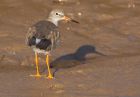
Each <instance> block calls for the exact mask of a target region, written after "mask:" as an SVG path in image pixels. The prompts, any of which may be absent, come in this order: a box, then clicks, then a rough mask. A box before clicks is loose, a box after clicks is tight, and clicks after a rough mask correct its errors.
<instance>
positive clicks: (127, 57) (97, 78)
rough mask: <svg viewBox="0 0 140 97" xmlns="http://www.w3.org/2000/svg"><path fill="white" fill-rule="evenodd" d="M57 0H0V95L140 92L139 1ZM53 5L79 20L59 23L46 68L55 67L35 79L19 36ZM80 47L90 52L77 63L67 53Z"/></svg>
mask: <svg viewBox="0 0 140 97" xmlns="http://www.w3.org/2000/svg"><path fill="white" fill-rule="evenodd" d="M62 1H63V2H61V3H58V2H53V0H1V1H0V22H1V23H0V38H1V41H0V79H1V80H0V97H140V92H139V91H140V77H139V74H140V64H139V63H140V60H139V59H140V26H139V25H140V14H139V12H140V10H139V9H140V6H139V5H140V1H139V0H135V5H136V7H135V8H128V0H117V1H116V0H62ZM55 8H60V9H63V10H64V11H65V13H66V15H68V16H70V17H72V18H74V19H76V20H77V21H79V22H80V24H75V23H65V22H60V26H59V30H60V32H61V36H62V37H61V45H60V47H58V48H57V49H56V50H55V51H54V52H53V53H52V56H51V57H52V59H51V60H52V61H54V63H53V64H54V68H53V69H52V70H53V71H55V69H56V68H59V69H60V70H58V71H57V72H55V79H53V80H47V79H46V78H41V79H35V78H32V77H30V76H29V75H30V74H32V73H34V71H35V70H34V65H33V64H34V62H33V61H34V53H33V51H32V50H31V49H30V48H28V47H27V46H26V45H25V35H26V32H27V29H28V27H29V26H31V25H32V24H34V23H35V22H37V21H39V20H42V19H45V18H47V16H48V14H49V12H50V11H51V10H52V9H55ZM83 46H84V50H83V51H81V52H87V51H88V47H93V48H94V51H93V52H92V53H90V52H89V53H88V55H86V56H85V57H86V58H87V60H86V61H85V62H82V63H81V61H78V60H77V59H76V58H73V57H71V56H73V53H74V52H76V50H77V49H78V48H82V47H83ZM76 56H78V57H80V58H81V56H82V55H81V53H80V54H78V55H76ZM43 57H44V56H43V55H42V56H41V58H40V65H41V71H42V72H43V74H46V71H45V72H44V69H45V61H44V58H43ZM56 59H57V60H56ZM65 59H68V60H65Z"/></svg>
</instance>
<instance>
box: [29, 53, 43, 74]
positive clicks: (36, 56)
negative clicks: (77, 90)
mask: <svg viewBox="0 0 140 97" xmlns="http://www.w3.org/2000/svg"><path fill="white" fill-rule="evenodd" d="M35 63H36V74H35V75H30V76H33V77H41V75H40V73H39V65H38V54H37V53H36V52H35Z"/></svg>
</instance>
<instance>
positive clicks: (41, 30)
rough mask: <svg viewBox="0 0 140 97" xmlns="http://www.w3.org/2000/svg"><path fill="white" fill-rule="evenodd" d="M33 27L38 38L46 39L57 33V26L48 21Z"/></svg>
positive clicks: (40, 22)
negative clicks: (52, 33)
mask: <svg viewBox="0 0 140 97" xmlns="http://www.w3.org/2000/svg"><path fill="white" fill-rule="evenodd" d="M32 27H34V28H35V31H36V34H35V37H36V38H45V37H47V36H48V35H50V33H51V32H56V31H57V26H56V25H55V24H53V23H52V22H50V21H46V20H43V21H39V22H37V23H36V24H34V25H33V26H32Z"/></svg>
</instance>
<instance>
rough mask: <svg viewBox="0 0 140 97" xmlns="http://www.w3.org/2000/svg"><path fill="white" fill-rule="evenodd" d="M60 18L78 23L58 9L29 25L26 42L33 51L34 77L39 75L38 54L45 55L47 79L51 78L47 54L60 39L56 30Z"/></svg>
mask: <svg viewBox="0 0 140 97" xmlns="http://www.w3.org/2000/svg"><path fill="white" fill-rule="evenodd" d="M61 20H65V21H72V22H75V23H79V22H77V21H76V20H74V19H72V18H69V17H67V16H65V15H64V12H63V11H62V10H60V9H55V10H52V11H51V12H50V14H49V17H48V18H47V19H46V20H42V21H39V22H37V23H35V24H34V25H32V26H31V27H29V29H28V32H27V35H26V43H27V45H28V46H29V47H31V48H32V49H33V51H34V52H35V63H36V74H35V75H31V76H34V77H41V76H43V75H40V72H39V62H38V54H44V55H46V64H47V69H48V76H47V78H48V79H52V78H53V76H52V73H51V70H50V64H49V55H50V52H51V51H52V50H54V49H55V48H56V47H57V46H58V45H59V41H60V33H59V31H58V22H59V21H61Z"/></svg>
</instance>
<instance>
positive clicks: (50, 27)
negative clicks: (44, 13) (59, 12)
mask: <svg viewBox="0 0 140 97" xmlns="http://www.w3.org/2000/svg"><path fill="white" fill-rule="evenodd" d="M59 36H60V35H59V32H58V31H57V26H56V25H55V24H53V23H52V22H50V21H46V20H43V21H39V22H37V23H36V24H34V25H33V26H31V27H30V28H29V30H28V32H27V35H26V42H27V44H28V45H29V46H34V47H36V48H39V49H43V50H46V49H47V50H50V48H54V47H56V43H57V41H58V40H59ZM37 40H39V42H38V41H37ZM50 46H51V47H50ZM48 48H49V49H48Z"/></svg>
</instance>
